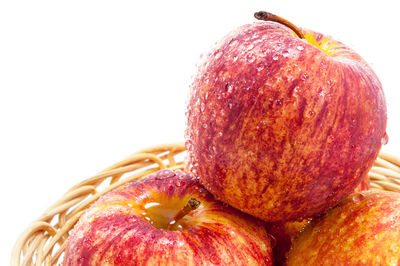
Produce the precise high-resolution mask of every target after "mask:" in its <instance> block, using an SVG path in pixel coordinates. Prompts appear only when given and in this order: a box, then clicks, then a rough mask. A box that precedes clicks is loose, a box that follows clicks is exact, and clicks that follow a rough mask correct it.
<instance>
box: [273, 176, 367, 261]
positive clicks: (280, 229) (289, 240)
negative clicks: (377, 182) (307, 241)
mask: <svg viewBox="0 0 400 266" xmlns="http://www.w3.org/2000/svg"><path fill="white" fill-rule="evenodd" d="M369 188H370V180H369V177H368V175H367V176H366V177H365V178H364V179H363V180H362V181H361V183H360V184H359V185H358V186H357V187H356V189H355V190H354V192H361V191H365V190H368V189H369ZM311 220H312V219H311V218H308V219H304V220H303V221H289V222H275V223H267V224H266V227H267V231H268V233H269V234H270V235H271V242H272V243H273V244H272V246H273V249H272V250H273V254H274V265H284V263H285V261H286V258H287V253H288V252H289V250H290V249H291V247H292V244H293V241H294V240H295V239H296V238H297V237H298V236H299V235H300V234H301V232H303V230H304V229H305V227H306V226H307V225H308V224H309V223H310V221H311Z"/></svg>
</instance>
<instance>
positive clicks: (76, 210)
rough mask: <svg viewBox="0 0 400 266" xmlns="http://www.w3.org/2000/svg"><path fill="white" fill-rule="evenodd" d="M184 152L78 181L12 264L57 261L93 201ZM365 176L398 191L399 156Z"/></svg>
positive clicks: (153, 150) (176, 148)
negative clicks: (76, 225) (72, 231)
mask: <svg viewBox="0 0 400 266" xmlns="http://www.w3.org/2000/svg"><path fill="white" fill-rule="evenodd" d="M185 152H186V148H185V145H184V143H183V142H177V143H170V144H164V145H156V146H152V147H149V148H145V149H142V150H140V151H138V152H136V153H133V154H131V155H129V156H127V157H126V158H125V159H123V160H121V161H119V162H117V163H114V164H113V165H111V166H110V167H107V168H105V169H104V170H102V171H100V172H99V173H98V174H97V175H94V176H92V177H89V178H87V179H83V180H82V181H80V182H78V183H77V184H75V185H74V186H72V187H71V188H70V189H68V190H67V191H66V192H65V193H64V195H63V196H61V198H60V199H59V200H57V201H56V202H55V203H54V204H53V205H51V207H49V208H48V209H47V210H46V211H45V212H44V213H43V214H42V215H41V216H39V218H37V219H36V220H34V221H33V222H32V223H31V224H30V225H29V226H28V227H27V228H26V229H25V231H24V232H22V233H21V234H20V236H19V237H18V239H17V240H16V242H15V244H14V247H13V250H12V255H11V265H13V266H18V265H31V264H33V263H34V264H36V265H42V264H45V265H53V264H55V263H57V262H58V261H59V259H60V257H61V256H62V254H63V252H64V250H65V247H66V243H67V239H68V236H69V234H68V233H69V231H70V230H71V229H72V228H73V227H74V225H75V224H76V222H77V221H78V220H79V218H80V216H81V215H82V214H83V213H84V212H85V210H86V209H87V208H88V207H89V206H90V205H91V204H92V203H93V202H94V201H96V200H97V199H98V198H99V197H100V196H102V195H104V194H105V193H107V192H109V191H111V190H113V189H115V188H117V187H119V186H121V185H123V184H125V183H127V182H131V181H134V180H137V179H139V178H143V177H145V176H148V175H150V174H152V173H154V172H156V171H158V170H161V169H167V168H168V169H173V170H178V169H180V170H182V169H183V164H184V159H182V158H177V157H179V156H181V155H184V153H185ZM368 176H369V178H370V181H371V189H375V190H387V191H394V192H399V193H400V159H399V158H398V157H396V156H393V155H390V154H388V153H379V154H378V157H377V158H376V160H375V162H374V165H373V167H372V168H371V169H370V171H369V173H368ZM107 182H108V184H107ZM102 186H103V187H105V188H102ZM100 188H101V190H99V189H100ZM34 257H35V259H34ZM21 260H22V263H21Z"/></svg>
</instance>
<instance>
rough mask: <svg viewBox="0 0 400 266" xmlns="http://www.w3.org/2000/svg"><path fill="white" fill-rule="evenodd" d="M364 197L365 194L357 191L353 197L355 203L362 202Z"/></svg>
mask: <svg viewBox="0 0 400 266" xmlns="http://www.w3.org/2000/svg"><path fill="white" fill-rule="evenodd" d="M363 198H364V195H363V194H361V193H357V194H355V195H354V196H353V197H352V200H353V202H354V203H358V202H360V201H361V200H362V199H363Z"/></svg>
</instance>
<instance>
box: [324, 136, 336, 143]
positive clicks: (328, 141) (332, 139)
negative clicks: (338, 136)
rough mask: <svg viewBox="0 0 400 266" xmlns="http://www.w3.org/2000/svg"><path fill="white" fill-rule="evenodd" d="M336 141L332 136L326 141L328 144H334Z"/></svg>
mask: <svg viewBox="0 0 400 266" xmlns="http://www.w3.org/2000/svg"><path fill="white" fill-rule="evenodd" d="M334 140H335V137H334V136H332V135H329V136H328V137H327V139H326V142H327V143H332V142H333V141H334Z"/></svg>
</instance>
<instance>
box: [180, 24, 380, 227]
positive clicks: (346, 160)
mask: <svg viewBox="0 0 400 266" xmlns="http://www.w3.org/2000/svg"><path fill="white" fill-rule="evenodd" d="M303 33H304V35H305V36H306V40H304V39H299V38H298V37H297V36H296V35H295V34H294V33H293V32H292V31H291V30H290V29H288V28H287V27H285V26H282V25H280V24H276V23H273V22H258V23H253V24H250V25H245V26H242V27H240V28H238V29H237V30H235V31H233V32H231V33H230V34H228V35H227V36H226V37H225V38H223V39H222V40H221V41H220V42H218V43H217V45H216V47H215V48H214V49H213V50H212V52H211V53H210V54H208V56H205V57H204V60H203V62H202V63H201V64H200V66H199V69H198V73H197V75H196V76H195V79H194V82H193V84H192V87H191V91H190V95H189V100H188V105H187V113H186V114H187V130H186V147H187V148H188V162H187V164H186V168H185V169H186V170H187V171H190V172H192V173H193V174H194V175H195V176H197V177H199V178H200V182H201V183H202V184H203V185H204V186H205V187H206V188H207V189H208V190H209V191H210V192H211V193H212V194H213V195H214V196H215V197H217V198H218V199H220V200H222V201H224V202H226V203H228V204H230V205H231V206H233V207H236V208H238V209H240V210H242V211H244V212H246V213H249V214H251V215H254V216H256V217H258V218H261V219H263V220H265V221H272V222H273V221H284V220H301V219H302V218H305V217H311V216H314V215H318V214H320V213H322V212H324V211H326V210H327V209H329V208H331V207H333V206H335V205H336V204H338V203H339V202H340V201H341V200H343V199H344V198H345V197H346V196H347V195H349V194H350V193H351V192H352V191H353V190H354V189H355V187H356V186H357V184H358V183H360V181H361V180H362V179H363V178H364V177H365V176H366V175H367V173H368V170H369V169H370V168H371V166H372V164H373V161H374V160H375V158H376V156H377V154H378V151H379V149H380V147H381V141H382V139H383V138H384V136H385V128H386V103H385V98H384V94H383V90H382V87H381V84H380V82H379V80H378V78H377V77H376V75H375V74H374V72H373V71H372V69H371V68H370V67H369V66H368V65H367V64H366V63H365V61H364V60H363V59H362V58H361V57H360V56H359V55H357V54H356V53H355V52H354V51H352V50H351V49H349V48H347V47H346V46H344V45H343V44H342V43H340V42H337V41H335V40H333V39H332V38H330V37H327V36H324V35H322V34H320V33H316V32H312V31H309V30H303Z"/></svg>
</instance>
